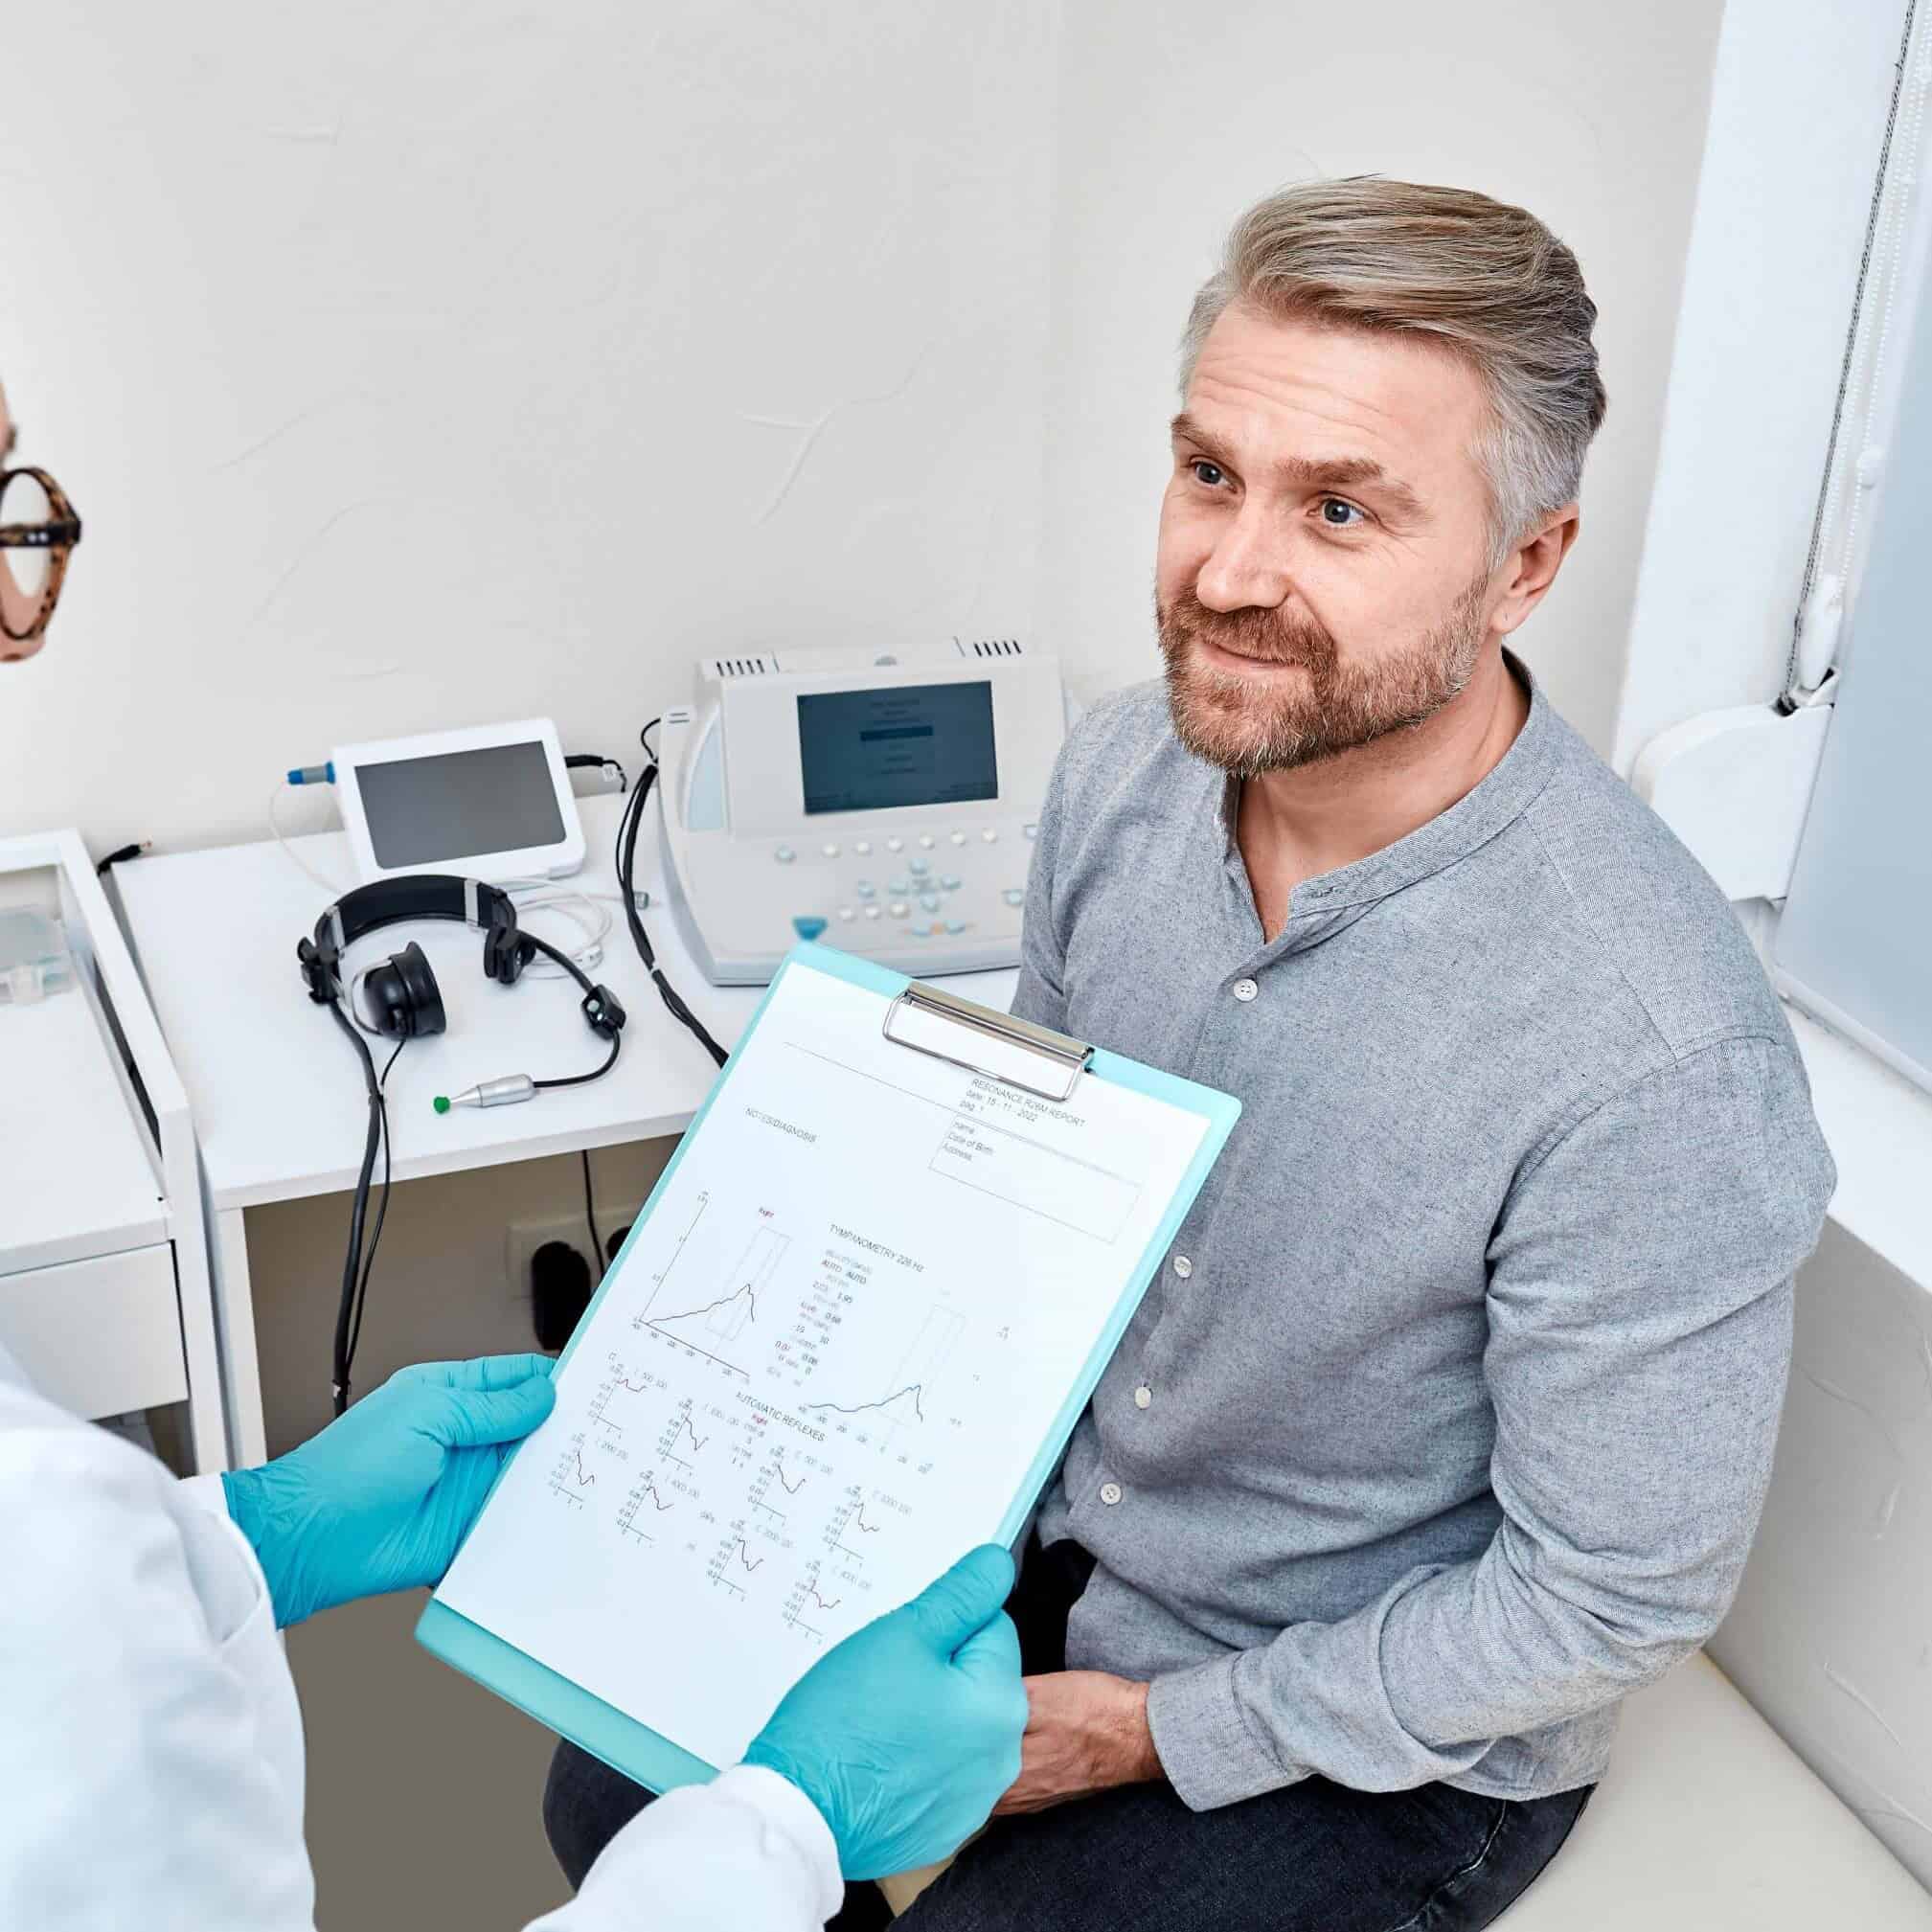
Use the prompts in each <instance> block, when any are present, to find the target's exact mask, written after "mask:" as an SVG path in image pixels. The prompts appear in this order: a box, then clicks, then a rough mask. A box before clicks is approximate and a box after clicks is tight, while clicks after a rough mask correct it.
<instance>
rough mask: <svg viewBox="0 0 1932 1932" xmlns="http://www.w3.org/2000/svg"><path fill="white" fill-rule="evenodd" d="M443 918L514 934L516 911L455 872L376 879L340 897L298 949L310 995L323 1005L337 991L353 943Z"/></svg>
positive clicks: (502, 896) (503, 896)
mask: <svg viewBox="0 0 1932 1932" xmlns="http://www.w3.org/2000/svg"><path fill="white" fill-rule="evenodd" d="M416 919H446V920H456V921H460V922H461V923H463V924H464V925H471V926H475V927H476V928H477V929H478V930H479V931H488V932H489V934H490V936H491V938H492V940H493V939H494V938H495V935H496V934H497V932H498V931H499V930H502V931H504V932H508V933H513V932H514V931H515V929H516V907H515V905H514V904H513V903H512V902H511V898H510V895H509V894H508V893H506V892H502V891H499V890H498V888H497V887H495V886H493V885H486V884H485V883H484V881H483V880H482V879H478V878H462V877H459V876H458V875H456V874H455V873H413V874H410V875H406V876H404V877H401V878H382V879H377V880H376V881H375V884H374V885H364V886H357V887H356V888H355V890H354V891H353V892H349V893H344V894H343V896H342V897H341V898H339V899H337V900H336V901H335V903H334V904H333V905H331V906H330V907H329V908H328V909H327V911H325V912H324V913H323V915H322V917H321V918H320V919H319V920H317V921H315V937H314V939H313V940H305V941H304V942H303V943H302V944H301V945H299V946H298V947H297V948H296V957H297V958H298V959H299V960H300V961H301V963H302V977H303V978H304V979H305V980H306V981H307V984H308V996H309V998H310V999H312V1000H315V1001H316V1002H317V1003H318V1004H322V1005H326V1004H327V1003H328V1002H329V1001H330V1000H331V999H333V998H334V997H335V995H336V990H337V985H338V981H337V975H338V973H339V971H340V968H341V965H342V955H343V954H344V953H346V952H347V951H348V950H349V948H350V947H351V946H352V945H353V944H354V943H356V941H357V940H360V939H366V938H367V937H368V936H369V934H371V933H373V932H375V931H378V930H379V929H380V928H381V927H383V926H386V925H399V924H401V923H402V921H405V920H416Z"/></svg>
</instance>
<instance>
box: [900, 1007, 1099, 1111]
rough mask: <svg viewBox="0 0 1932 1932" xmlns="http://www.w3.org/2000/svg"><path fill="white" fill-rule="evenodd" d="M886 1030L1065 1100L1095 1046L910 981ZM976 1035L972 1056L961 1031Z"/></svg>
mask: <svg viewBox="0 0 1932 1932" xmlns="http://www.w3.org/2000/svg"><path fill="white" fill-rule="evenodd" d="M882 1031H883V1032H884V1034H885V1036H886V1038H887V1039H889V1040H891V1041H892V1043H893V1044H894V1045H895V1046H901V1047H910V1048H911V1049H912V1050H913V1051H914V1052H915V1053H921V1054H930V1055H931V1056H932V1057H933V1058H934V1059H938V1060H945V1061H947V1062H948V1063H949V1064H951V1065H953V1066H956V1067H964V1068H965V1069H966V1072H967V1073H972V1074H984V1075H986V1077H987V1078H988V1079H989V1080H1002V1081H1004V1082H1005V1083H1006V1084H1007V1085H1008V1086H1013V1087H1020V1088H1023V1089H1024V1090H1025V1091H1026V1092H1027V1093H1030V1094H1037V1095H1038V1096H1039V1097H1040V1099H1041V1100H1045V1101H1055V1102H1060V1103H1061V1104H1064V1103H1065V1102H1067V1101H1070V1100H1071V1099H1072V1098H1073V1092H1074V1088H1075V1087H1076V1086H1078V1085H1079V1084H1080V1075H1081V1074H1083V1073H1084V1072H1085V1071H1086V1068H1087V1062H1088V1061H1089V1060H1091V1059H1092V1058H1093V1057H1094V1050H1093V1048H1092V1047H1090V1046H1089V1045H1087V1044H1086V1042H1085V1041H1083V1040H1076V1039H1069V1038H1068V1037H1067V1036H1066V1034H1057V1033H1055V1032H1054V1031H1053V1030H1052V1029H1051V1028H1049V1027H1042V1026H1035V1025H1034V1023H1033V1021H1032V1020H1023V1019H1016V1018H1015V1017H1014V1016H1013V1015H1012V1014H1011V1013H1003V1012H1000V1011H996V1010H995V1009H994V1008H992V1007H983V1006H979V1005H977V1004H975V1002H973V1001H972V1000H964V999H961V998H960V996H959V995H958V994H957V993H949V992H942V991H941V990H940V989H939V988H938V987H931V986H925V985H922V984H921V982H920V981H918V980H913V981H910V982H909V983H908V984H907V986H906V989H905V990H904V991H903V992H902V993H900V994H899V996H898V998H897V999H896V1000H894V1001H893V1003H892V1004H891V1005H890V1006H889V1007H887V1008H886V1010H885V1020H884V1022H883V1027H882ZM961 1034H968V1035H970V1036H971V1041H970V1048H971V1056H972V1057H970V1058H968V1057H967V1046H966V1042H963V1041H962V1039H961Z"/></svg>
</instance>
